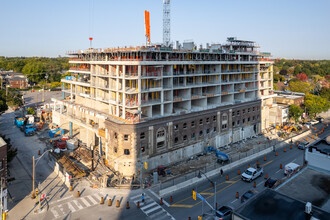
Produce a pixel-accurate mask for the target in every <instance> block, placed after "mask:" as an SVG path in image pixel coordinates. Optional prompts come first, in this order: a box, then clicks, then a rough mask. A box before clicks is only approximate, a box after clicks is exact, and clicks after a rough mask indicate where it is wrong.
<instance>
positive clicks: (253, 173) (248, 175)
mask: <svg viewBox="0 0 330 220" xmlns="http://www.w3.org/2000/svg"><path fill="white" fill-rule="evenodd" d="M263 172H264V168H262V167H261V168H257V169H256V168H253V167H250V168H248V169H247V170H246V171H245V172H244V173H242V180H244V181H248V182H251V181H252V180H254V179H256V178H257V177H259V176H261V175H262V173H263Z"/></svg>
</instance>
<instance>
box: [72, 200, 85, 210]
mask: <svg viewBox="0 0 330 220" xmlns="http://www.w3.org/2000/svg"><path fill="white" fill-rule="evenodd" d="M72 202H73V203H74V204H75V205H76V206H77V207H78V209H82V208H84V207H83V206H82V205H81V204H80V203H79V202H78V201H77V200H73V201H72Z"/></svg>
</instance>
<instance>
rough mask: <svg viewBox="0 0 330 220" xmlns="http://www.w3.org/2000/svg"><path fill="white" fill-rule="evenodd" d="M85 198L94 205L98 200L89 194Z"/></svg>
mask: <svg viewBox="0 0 330 220" xmlns="http://www.w3.org/2000/svg"><path fill="white" fill-rule="evenodd" d="M87 198H88V199H89V200H90V201H91V202H92V203H93V204H94V205H96V204H97V203H98V202H97V201H96V200H95V199H94V198H93V197H92V196H91V195H89V196H87Z"/></svg>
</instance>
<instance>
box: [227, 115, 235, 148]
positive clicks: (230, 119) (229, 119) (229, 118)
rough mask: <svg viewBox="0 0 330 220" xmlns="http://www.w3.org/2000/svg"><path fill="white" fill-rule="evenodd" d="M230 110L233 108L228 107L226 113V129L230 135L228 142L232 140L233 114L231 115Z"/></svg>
mask: <svg viewBox="0 0 330 220" xmlns="http://www.w3.org/2000/svg"><path fill="white" fill-rule="evenodd" d="M232 112H233V109H229V113H228V114H229V115H228V131H229V133H230V136H231V140H230V143H232V142H233V139H234V137H233V116H232Z"/></svg>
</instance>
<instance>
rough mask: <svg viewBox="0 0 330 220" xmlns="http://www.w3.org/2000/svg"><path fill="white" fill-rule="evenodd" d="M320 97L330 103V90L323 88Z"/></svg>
mask: <svg viewBox="0 0 330 220" xmlns="http://www.w3.org/2000/svg"><path fill="white" fill-rule="evenodd" d="M320 96H321V97H322V98H325V99H326V100H328V101H330V88H325V87H323V88H322V89H321V90H320Z"/></svg>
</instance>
